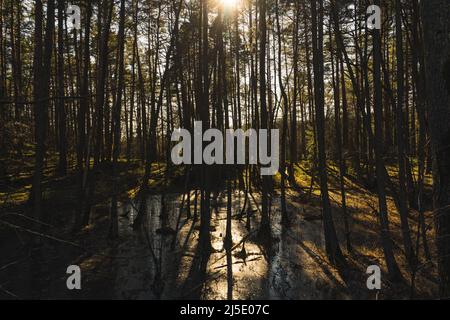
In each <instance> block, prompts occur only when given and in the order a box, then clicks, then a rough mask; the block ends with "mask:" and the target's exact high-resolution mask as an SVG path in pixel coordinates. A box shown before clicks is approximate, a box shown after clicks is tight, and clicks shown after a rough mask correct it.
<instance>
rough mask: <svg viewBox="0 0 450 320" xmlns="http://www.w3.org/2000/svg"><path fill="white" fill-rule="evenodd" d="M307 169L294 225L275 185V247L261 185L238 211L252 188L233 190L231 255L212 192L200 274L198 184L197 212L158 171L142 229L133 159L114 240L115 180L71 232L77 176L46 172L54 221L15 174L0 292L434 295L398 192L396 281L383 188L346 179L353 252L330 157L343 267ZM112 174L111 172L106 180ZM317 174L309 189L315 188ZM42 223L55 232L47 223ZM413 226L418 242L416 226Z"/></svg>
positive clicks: (301, 176) (290, 203) (433, 278)
mask: <svg viewBox="0 0 450 320" xmlns="http://www.w3.org/2000/svg"><path fill="white" fill-rule="evenodd" d="M306 172H307V170H303V169H300V166H299V167H298V168H297V169H296V181H297V183H298V184H299V186H298V187H299V188H300V189H301V190H303V191H301V192H300V193H299V191H298V188H290V189H288V192H287V210H288V215H289V217H290V226H289V227H288V228H287V227H284V226H282V224H281V214H280V209H279V208H280V200H279V195H278V192H276V191H275V192H274V194H273V195H272V196H271V199H270V201H271V209H270V218H271V233H272V240H271V242H270V248H267V246H263V245H261V244H260V243H258V240H257V237H256V230H257V228H258V225H259V216H260V210H261V209H260V204H259V203H260V201H259V193H258V192H257V191H254V192H253V193H252V194H251V195H249V197H248V201H249V202H248V204H250V206H248V205H247V209H246V210H245V212H244V214H243V215H241V214H240V213H241V210H242V207H243V204H244V202H245V194H244V192H243V191H234V192H233V195H232V215H233V219H232V238H233V239H232V240H233V246H232V250H231V254H228V255H227V251H226V250H225V248H224V237H225V230H226V202H227V201H226V193H225V192H223V191H222V192H216V193H213V196H212V207H213V210H212V221H211V242H212V246H213V251H212V253H211V255H210V256H209V260H208V264H207V269H206V271H205V272H203V274H202V277H201V279H202V280H203V281H197V280H196V279H197V278H196V277H193V274H194V272H196V270H195V268H196V264H195V263H194V261H195V259H196V258H197V257H198V255H199V254H200V253H199V252H198V248H197V245H198V237H199V221H198V219H197V221H195V220H194V219H193V218H192V215H193V213H194V211H195V206H194V203H195V201H194V197H195V195H194V192H191V193H190V197H191V201H190V205H191V207H190V212H191V217H190V218H188V213H187V209H186V205H185V203H186V199H184V200H183V196H182V193H180V191H179V190H177V188H171V187H167V188H163V187H161V186H157V185H156V183H157V181H158V179H156V178H155V179H154V181H152V183H153V188H152V190H153V191H154V192H153V193H152V195H149V196H148V198H147V210H146V219H145V223H144V227H143V228H141V230H140V231H133V229H132V227H131V225H132V222H133V219H134V218H135V215H136V211H137V210H136V207H137V203H136V200H135V196H136V190H137V189H136V188H137V186H138V180H139V177H140V174H141V172H138V171H133V169H130V170H126V171H124V173H123V177H122V178H121V179H123V182H124V183H123V190H122V191H123V192H122V193H123V194H122V196H121V202H122V205H121V208H120V212H119V216H120V218H119V227H120V232H119V233H120V238H119V239H118V240H116V241H110V240H108V238H107V230H108V219H109V217H108V214H109V213H108V211H109V209H108V208H109V201H110V200H109V197H108V196H107V194H108V190H107V189H108V183H102V184H101V185H100V186H99V190H97V192H98V193H99V194H103V195H104V196H103V197H98V198H96V205H95V207H94V209H93V212H92V217H91V223H90V225H89V226H87V227H86V228H85V229H83V230H82V231H81V232H80V233H77V234H73V233H71V232H70V226H71V224H72V221H73V215H74V210H76V192H75V188H76V184H75V180H74V179H70V178H69V179H67V180H65V181H59V180H56V182H55V181H51V182H50V181H49V185H48V187H47V197H46V198H47V199H48V201H47V202H48V203H49V204H51V206H49V207H48V208H49V210H52V212H53V213H54V214H53V215H52V216H53V219H52V221H51V223H49V226H40V227H39V226H37V224H36V222H33V221H28V220H29V219H27V218H26V217H25V213H26V210H25V209H24V208H25V202H24V200H23V199H22V198H25V197H24V196H23V195H21V192H22V193H23V192H25V191H26V190H27V189H26V184H24V183H23V184H22V185H23V188H19V187H18V186H17V190H18V191H17V192H15V193H14V192H6V191H5V192H3V191H2V192H3V193H2V194H0V199H1V200H2V206H1V208H3V209H2V212H1V214H0V220H1V221H3V223H2V225H1V226H0V239H1V240H2V241H0V251H1V252H2V258H1V263H0V298H3V299H21V298H29V297H34V298H43V299H187V298H196V299H197V298H198V299H226V298H227V297H230V293H229V292H228V290H229V288H232V291H231V292H232V293H231V297H232V298H233V299H410V298H414V299H425V298H431V299H432V298H436V297H437V289H438V284H437V275H436V264H435V260H432V261H426V259H425V257H424V255H423V250H422V249H421V250H420V252H419V260H420V268H419V269H418V271H417V272H416V275H415V279H414V280H415V281H414V290H412V285H411V280H412V278H411V272H410V270H409V268H408V266H407V263H406V261H405V258H404V254H403V252H402V241H401V230H400V220H399V216H398V214H397V212H396V210H395V206H394V204H393V202H392V199H389V210H390V215H389V219H390V225H391V230H390V231H391V233H392V237H393V240H394V249H395V254H396V259H397V262H398V264H399V266H400V269H401V271H402V275H403V281H401V282H397V283H392V282H391V281H390V280H389V278H388V276H387V270H386V266H385V263H384V257H383V252H382V249H381V244H380V239H379V232H378V231H379V224H378V217H377V212H376V211H375V209H376V208H377V197H376V194H374V193H372V192H370V191H369V190H367V189H366V188H364V187H362V186H361V185H358V184H357V183H355V182H354V181H351V180H349V179H346V181H345V183H346V189H347V206H348V211H349V215H350V226H351V231H352V233H351V242H352V247H353V252H351V253H349V252H346V250H345V245H344V244H345V239H344V222H343V214H342V210H341V209H340V192H339V189H338V187H337V186H336V181H337V177H336V174H335V171H333V168H330V180H331V188H330V197H331V200H332V203H333V217H334V221H335V223H336V226H337V232H338V237H339V239H340V243H341V248H342V250H343V251H344V254H345V258H346V262H347V266H346V267H344V268H341V269H337V268H335V267H333V266H331V265H330V264H329V263H328V260H327V258H326V254H325V252H324V239H323V226H322V218H321V208H320V201H319V199H318V195H319V190H318V188H317V186H315V184H314V183H313V184H311V177H310V176H308V175H307V174H306ZM107 179H108V178H107V175H105V176H104V177H103V176H102V178H101V179H100V181H107ZM49 180H51V179H49ZM275 180H276V179H275ZM58 183H59V184H58ZM175 184H176V183H175ZM17 185H20V183H18V184H17ZM311 186H312V188H311V189H310V190H311V194H310V195H308V190H309V188H310V187H311ZM178 189H179V188H178ZM24 190H25V191H24ZM305 194H307V196H306V197H305ZM11 199H13V200H12V201H11ZM8 201H9V202H8ZM197 210H198V208H197ZM8 214H9V216H8ZM20 214H23V216H20ZM417 221H418V218H417V213H415V212H414V211H413V212H412V213H411V219H410V222H411V230H412V231H415V230H417V223H416V222H417ZM4 222H6V223H7V224H5V223H4ZM426 222H427V224H428V225H429V230H428V234H427V236H428V240H429V244H430V247H431V248H432V252H433V253H434V251H435V250H434V241H433V239H434V231H433V224H432V217H431V213H430V212H426ZM14 226H15V227H14ZM37 227H39V228H38V229H37ZM36 230H39V232H41V231H42V234H45V235H46V236H45V237H43V236H41V235H38V234H37V232H36ZM30 231H31V232H34V233H30ZM44 231H45V232H44ZM413 234H414V235H413V241H414V243H415V241H416V232H413ZM33 238H39V239H40V241H39V243H40V246H38V247H37V249H36V246H33V248H32V249H31V248H30V246H29V245H28V243H29V242H30V239H33ZM227 261H231V266H232V268H231V270H232V273H231V276H230V273H227V270H228V268H227V266H228V264H227ZM71 264H77V265H79V266H80V267H81V270H82V290H80V291H75V290H74V291H69V290H67V288H66V279H67V276H68V275H67V274H66V272H65V271H66V268H67V266H68V265H71ZM369 265H378V266H380V267H381V269H382V288H381V290H379V291H371V290H368V289H367V287H366V280H367V278H368V276H369V275H368V274H366V269H367V267H368V266H369Z"/></svg>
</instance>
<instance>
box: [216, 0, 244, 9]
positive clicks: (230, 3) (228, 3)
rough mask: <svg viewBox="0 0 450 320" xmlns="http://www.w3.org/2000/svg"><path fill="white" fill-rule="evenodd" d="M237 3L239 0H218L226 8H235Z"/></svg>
mask: <svg viewBox="0 0 450 320" xmlns="http://www.w3.org/2000/svg"><path fill="white" fill-rule="evenodd" d="M239 1H240V0H220V2H222V4H223V6H224V7H226V8H235V7H236V6H237V5H238V4H239Z"/></svg>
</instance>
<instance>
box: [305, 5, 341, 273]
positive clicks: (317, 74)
mask: <svg viewBox="0 0 450 320" xmlns="http://www.w3.org/2000/svg"><path fill="white" fill-rule="evenodd" d="M318 3H319V9H318V10H317V7H316V6H317V4H316V1H315V0H312V1H311V18H312V24H311V26H312V43H313V46H312V47H313V69H314V100H315V109H316V135H317V150H318V160H319V163H318V169H319V177H320V195H321V199H322V214H323V227H324V235H325V249H326V252H327V256H328V259H329V260H330V262H331V263H332V264H335V265H339V264H342V263H344V257H343V255H342V252H341V248H340V246H339V242H338V238H337V235H336V229H335V227H334V222H333V217H332V212H331V203H330V198H329V195H328V176H327V163H326V152H325V132H324V131H325V115H324V108H325V92H324V67H323V66H324V59H323V13H324V12H323V0H319V1H318Z"/></svg>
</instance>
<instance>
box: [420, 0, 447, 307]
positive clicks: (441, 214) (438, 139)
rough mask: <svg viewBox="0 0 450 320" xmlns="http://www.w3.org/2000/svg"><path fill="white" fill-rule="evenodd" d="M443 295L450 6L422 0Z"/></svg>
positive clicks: (442, 1)
mask: <svg viewBox="0 0 450 320" xmlns="http://www.w3.org/2000/svg"><path fill="white" fill-rule="evenodd" d="M421 6H422V8H421V9H422V22H423V37H424V47H425V70H426V100H427V108H428V116H429V122H430V128H429V130H430V137H431V148H432V151H433V182H434V184H433V203H434V217H435V223H436V244H437V249H438V250H437V251H438V271H439V277H440V296H441V298H444V299H449V298H450V242H449V239H450V238H449V237H450V161H449V159H450V148H449V141H450V55H449V52H450V38H449V36H448V35H449V34H450V19H448V17H450V3H449V2H448V1H447V0H427V1H421Z"/></svg>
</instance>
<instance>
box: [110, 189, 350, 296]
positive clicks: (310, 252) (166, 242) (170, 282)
mask: <svg viewBox="0 0 450 320" xmlns="http://www.w3.org/2000/svg"><path fill="white" fill-rule="evenodd" d="M194 198H195V196H194V192H191V194H190V205H191V207H190V211H191V216H193V215H194V212H195V210H196V209H195V206H194V203H195V199H194ZM198 198H200V197H199V194H198ZM255 201H257V202H258V201H259V198H258V197H257V196H256V195H255V196H254V197H249V204H250V206H251V210H245V212H244V214H243V216H241V215H240V213H241V210H242V206H243V205H244V202H245V195H244V193H243V192H238V191H236V192H234V193H232V216H233V219H232V223H231V226H232V240H233V246H232V252H231V255H230V254H228V255H227V252H226V250H225V248H224V237H225V234H226V212H227V207H226V203H227V198H226V192H221V193H219V194H215V195H213V196H212V198H211V204H212V206H211V207H212V212H211V244H212V247H213V252H212V254H211V255H210V256H209V260H208V264H207V269H206V274H205V275H204V278H203V279H204V281H199V282H197V283H196V282H195V281H193V279H192V278H191V277H192V271H193V270H191V269H192V268H193V267H194V263H193V261H194V257H195V254H196V249H197V244H198V238H199V219H197V221H196V222H194V220H193V218H192V217H191V218H190V219H188V217H187V210H186V209H185V208H184V209H183V210H181V215H180V209H181V207H182V203H184V207H186V202H187V201H186V200H184V201H183V195H182V194H165V195H151V196H149V197H148V198H147V207H146V210H145V219H144V222H143V228H141V230H140V231H133V228H132V224H133V221H134V219H135V218H136V215H137V207H138V204H137V203H128V204H124V205H122V207H121V208H120V210H119V215H120V218H119V232H120V243H119V245H118V246H117V252H116V254H117V256H127V257H130V258H129V259H115V262H114V263H115V265H114V269H115V274H116V276H115V282H114V296H115V298H117V299H159V298H162V299H184V298H192V295H191V293H192V292H194V291H199V292H200V294H199V295H198V296H196V298H200V299H227V297H229V288H231V286H232V298H233V299H238V300H244V299H336V298H339V299H345V298H350V297H349V296H347V295H346V294H345V290H342V286H343V285H344V283H343V281H342V279H340V278H339V276H338V275H337V274H336V272H334V271H333V270H332V268H330V266H329V265H328V263H327V260H326V258H325V257H323V256H322V254H321V253H320V252H322V251H321V250H320V249H319V248H323V235H322V234H323V231H322V221H321V220H316V221H306V220H304V219H302V213H305V212H307V211H308V210H311V211H312V210H316V209H312V208H306V209H305V207H301V208H299V207H298V206H294V205H292V204H291V203H288V209H289V212H290V215H291V227H290V228H289V230H288V231H284V230H283V228H282V226H281V223H280V222H281V214H280V211H279V209H278V208H279V207H280V205H279V199H276V198H273V199H272V201H271V202H272V206H271V226H272V236H273V239H274V240H273V241H272V242H273V244H272V246H273V248H272V250H271V252H272V254H271V255H270V256H268V255H267V254H264V252H265V250H263V248H261V246H260V245H258V244H257V243H256V242H255V240H254V238H255V237H254V236H253V235H254V233H255V232H254V231H255V230H257V227H258V224H259V213H258V212H257V210H258V209H257V208H258V207H257V204H256V203H255ZM198 202H199V201H198ZM199 207H200V205H199V203H198V208H197V212H199V211H200V208H199ZM316 211H317V210H316ZM316 214H317V213H316ZM248 219H249V221H247V220H248ZM177 222H178V227H177ZM248 227H250V228H248ZM176 230H178V232H176ZM175 233H176V235H175ZM174 237H176V240H175V241H174ZM230 260H231V262H232V263H231V265H232V268H231V271H232V272H231V274H230V273H229V272H228V273H227V270H228V263H227V261H230ZM338 292H339V293H338ZM343 292H344V293H343Z"/></svg>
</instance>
